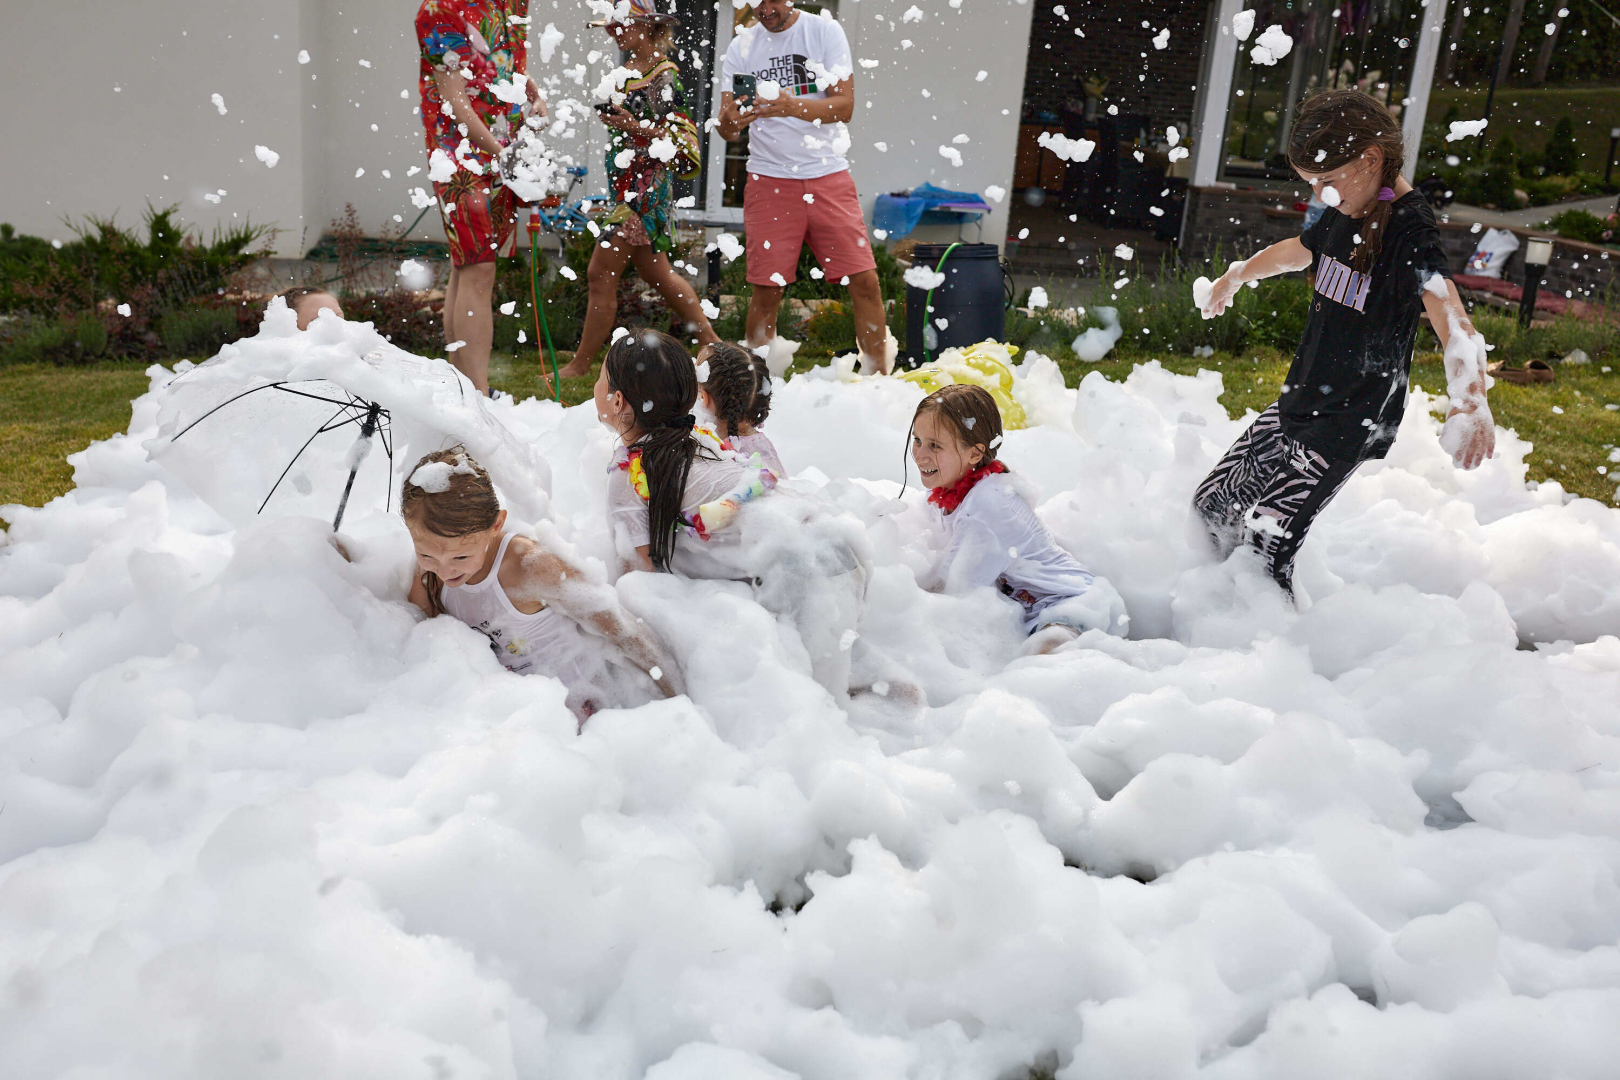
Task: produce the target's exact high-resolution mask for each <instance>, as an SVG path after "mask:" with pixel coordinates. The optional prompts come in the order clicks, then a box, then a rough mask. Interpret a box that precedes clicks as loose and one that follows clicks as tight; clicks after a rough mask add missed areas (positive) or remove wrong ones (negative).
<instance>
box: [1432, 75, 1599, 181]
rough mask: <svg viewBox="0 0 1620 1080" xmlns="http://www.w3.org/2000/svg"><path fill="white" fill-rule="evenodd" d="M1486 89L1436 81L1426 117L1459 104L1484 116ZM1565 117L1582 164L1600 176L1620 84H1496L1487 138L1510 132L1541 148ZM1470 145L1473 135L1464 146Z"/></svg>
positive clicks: (1464, 112) (1468, 114)
mask: <svg viewBox="0 0 1620 1080" xmlns="http://www.w3.org/2000/svg"><path fill="white" fill-rule="evenodd" d="M1485 91H1486V87H1484V86H1480V87H1477V88H1470V89H1466V90H1465V89H1463V88H1461V87H1455V86H1436V87H1435V88H1434V89H1433V91H1432V92H1431V93H1430V95H1429V111H1428V119H1430V120H1439V119H1440V118H1441V117H1442V116H1444V115H1446V110H1447V109H1449V108H1450V107H1451V106H1452V105H1453V104H1455V105H1456V106H1457V111H1458V112H1459V113H1460V114H1461V116H1462V118H1463V119H1464V120H1477V119H1479V118H1480V117H1482V116H1484V115H1485ZM1563 116H1568V117H1569V118H1570V119H1571V120H1573V121H1574V124H1575V145H1576V146H1577V147H1579V148H1580V152H1581V161H1580V167H1581V169H1582V170H1583V171H1585V172H1589V173H1596V174H1598V175H1599V176H1602V175H1603V163H1604V162H1605V161H1606V160H1607V159H1608V156H1609V130H1610V129H1611V128H1613V127H1614V126H1615V125H1616V124H1617V123H1620V86H1600V87H1558V86H1547V87H1540V88H1537V89H1533V90H1519V89H1513V88H1511V87H1509V88H1498V89H1497V91H1496V97H1495V99H1494V100H1492V102H1491V124H1490V127H1489V128H1488V129H1487V130H1486V143H1487V144H1489V143H1490V141H1491V137H1492V136H1500V135H1512V136H1513V142H1514V144H1515V145H1516V146H1518V147H1519V149H1520V150H1534V151H1536V152H1537V153H1540V152H1541V150H1542V149H1543V148H1544V147H1545V146H1546V145H1547V136H1549V135H1551V134H1552V129H1553V125H1554V124H1556V123H1558V120H1559V118H1560V117H1563ZM1537 121H1540V126H1537ZM1453 145H1456V144H1453ZM1472 145H1473V143H1472V140H1470V141H1468V142H1467V143H1466V144H1465V147H1467V148H1471V147H1472ZM1486 149H1487V150H1489V145H1487V147H1486Z"/></svg>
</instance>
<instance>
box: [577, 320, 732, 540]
mask: <svg viewBox="0 0 1620 1080" xmlns="http://www.w3.org/2000/svg"><path fill="white" fill-rule="evenodd" d="M602 367H603V370H604V371H606V372H607V379H608V386H609V387H610V388H612V389H613V390H615V391H617V392H618V393H620V394H623V395H624V397H625V400H626V401H628V402H630V404H631V405H632V406H633V407H634V409H635V412H636V426H637V427H639V428H640V429H641V432H642V433H641V435H640V437H639V438H637V439H636V441H635V442H634V443H632V444H631V446H630V449H631V450H635V451H638V452H639V453H640V454H641V468H642V471H643V473H645V475H646V477H647V533H648V555H649V556H650V557H651V559H652V564H653V568H654V569H655V570H659V571H668V570H669V560H670V557H671V556H673V555H674V554H675V537H676V533H677V530H678V529H679V527H680V524H681V504H682V503H683V502H684V501H685V495H686V479H687V477H688V476H689V475H691V472H692V459H693V458H695V457H697V456H698V455H699V454H703V455H704V456H706V457H712V456H714V455H713V454H712V452H710V451H708V450H707V449H706V448H705V447H703V446H702V444H700V443H699V442H698V441H697V440H696V439H694V438H693V437H692V428H693V427H694V426H696V424H697V419H696V418H695V417H694V416H693V415H692V407H693V406H694V405H695V404H696V403H697V371H696V369H695V368H694V367H693V365H692V357H691V354H689V353H688V352H687V351H686V348H685V346H683V345H682V344H681V343H680V342H679V341H677V340H676V339H675V338H672V337H670V336H669V335H668V334H664V333H660V332H658V331H657V330H635V331H633V332H631V333H629V334H626V335H624V336H623V337H621V338H619V340H618V341H615V342H614V343H613V344H612V345H611V346H609V348H608V352H607V358H606V359H605V360H603V361H602Z"/></svg>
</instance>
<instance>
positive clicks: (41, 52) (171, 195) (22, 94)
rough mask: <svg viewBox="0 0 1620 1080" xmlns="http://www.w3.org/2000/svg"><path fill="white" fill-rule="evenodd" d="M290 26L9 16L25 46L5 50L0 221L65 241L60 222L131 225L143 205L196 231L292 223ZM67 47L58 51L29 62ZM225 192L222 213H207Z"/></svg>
mask: <svg viewBox="0 0 1620 1080" xmlns="http://www.w3.org/2000/svg"><path fill="white" fill-rule="evenodd" d="M300 23H301V19H300V12H299V6H298V4H297V3H296V2H295V0H259V2H257V3H248V2H246V0H216V2H214V3H211V4H195V3H185V2H181V0H146V2H145V3H140V4H105V3H95V2H92V0H54V2H52V3H47V4H8V5H7V6H6V17H5V25H6V34H7V37H8V38H9V39H10V40H11V41H13V42H29V43H32V47H29V48H15V49H13V50H12V55H11V57H10V58H9V59H8V61H7V63H6V65H5V73H4V75H3V76H0V79H3V84H0V85H3V86H4V88H5V99H6V101H7V102H8V104H9V107H8V108H6V109H4V110H0V145H4V146H5V147H6V157H7V164H6V170H5V173H6V181H5V191H6V198H5V201H4V205H3V206H0V220H4V221H8V222H10V223H11V224H13V225H15V226H16V227H17V229H18V230H19V231H21V232H24V233H30V234H33V235H37V236H44V237H47V238H51V239H62V240H65V239H69V238H71V235H72V234H71V231H70V229H69V227H68V225H67V223H66V222H65V221H64V218H70V219H72V221H74V222H78V221H79V220H80V219H81V218H83V217H84V216H85V215H91V214H93V215H97V216H101V217H111V216H113V215H116V216H117V220H118V221H119V222H120V223H121V224H124V225H132V224H136V223H138V222H139V219H140V216H141V214H142V213H143V212H144V210H145V208H146V204H147V203H149V202H150V203H151V204H152V205H153V206H156V207H160V208H161V207H164V206H167V205H169V204H171V203H179V204H180V206H181V210H182V217H183V219H184V220H185V221H187V222H191V223H194V224H197V225H200V226H201V227H202V228H203V230H204V231H205V232H206V231H209V230H210V229H211V228H212V226H214V225H216V224H230V223H233V222H240V221H242V220H243V219H244V218H251V219H252V220H253V221H255V222H278V223H282V224H286V223H288V222H293V221H297V220H299V219H300V217H301V215H302V213H303V209H304V198H305V191H304V189H303V186H302V184H301V182H300V178H301V176H302V174H303V171H304V170H305V168H306V167H307V165H308V161H307V158H306V154H305V147H304V145H303V141H302V139H301V136H300V130H299V108H298V105H299V97H300V95H299V89H298V85H297V69H298V64H297V63H296V61H295V59H294V58H295V57H296V55H297V52H298V49H299V47H300V46H299V45H298V41H299V34H300ZM277 34H279V35H280V38H279V40H278V39H276V37H275V35H277ZM64 35H66V37H65V41H67V42H70V43H71V44H70V47H66V48H65V49H64V51H57V50H55V49H51V48H43V47H39V46H40V45H41V44H42V43H44V42H49V41H64ZM213 93H218V94H221V95H223V97H224V100H225V106H226V108H227V109H228V110H229V111H228V112H227V113H226V114H225V115H224V116H221V115H219V113H218V111H217V110H216V109H215V108H214V106H213V104H211V103H210V101H209V95H210V94H213ZM255 143H261V144H263V145H266V146H269V147H271V148H272V149H274V150H277V151H279V152H280V153H281V160H280V162H279V163H278V164H277V166H276V168H275V169H274V170H269V169H266V168H265V167H264V165H262V164H261V163H260V162H259V161H258V160H257V159H256V158H255V157H254V156H253V147H254V144H255ZM165 177H167V178H165ZM220 188H224V189H225V191H226V195H225V196H224V197H223V198H222V199H221V201H220V203H219V204H218V205H217V206H216V205H214V204H212V203H209V202H207V201H206V200H204V198H203V195H204V193H205V192H215V191H217V190H218V189H220ZM284 239H285V238H284ZM283 250H285V245H284V246H283Z"/></svg>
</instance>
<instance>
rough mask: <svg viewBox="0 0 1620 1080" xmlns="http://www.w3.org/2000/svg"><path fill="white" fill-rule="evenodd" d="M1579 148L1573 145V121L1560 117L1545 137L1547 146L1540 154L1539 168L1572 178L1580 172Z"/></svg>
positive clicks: (1566, 117)
mask: <svg viewBox="0 0 1620 1080" xmlns="http://www.w3.org/2000/svg"><path fill="white" fill-rule="evenodd" d="M1580 162H1581V148H1580V147H1579V146H1577V145H1575V121H1574V120H1572V119H1571V118H1570V117H1568V116H1563V117H1560V118H1559V120H1558V123H1557V124H1555V125H1554V126H1553V129H1552V134H1551V135H1548V136H1547V146H1546V148H1545V149H1544V150H1542V152H1541V166H1542V168H1544V169H1546V170H1547V171H1548V172H1549V173H1553V174H1555V175H1558V176H1573V175H1575V173H1577V172H1579V171H1580Z"/></svg>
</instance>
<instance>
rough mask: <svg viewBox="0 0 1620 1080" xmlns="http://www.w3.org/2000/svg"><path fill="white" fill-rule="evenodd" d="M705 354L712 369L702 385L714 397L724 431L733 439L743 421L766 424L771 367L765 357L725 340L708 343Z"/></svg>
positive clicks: (716, 413) (716, 412) (769, 400)
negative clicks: (767, 365)
mask: <svg viewBox="0 0 1620 1080" xmlns="http://www.w3.org/2000/svg"><path fill="white" fill-rule="evenodd" d="M704 356H706V357H707V360H706V361H705V363H706V364H707V365H708V368H709V373H708V378H706V379H705V380H704V381H703V383H702V386H703V389H704V390H705V391H707V392H708V395H709V397H710V398H712V399H713V401H714V412H715V417H716V418H717V419H718V420H719V421H720V425H721V427H722V429H723V430H722V431H721V434H722V435H724V436H726V438H728V439H729V438H731V437H732V436H734V435H736V434H737V425H739V424H752V425H753V426H755V427H758V426H759V425H760V424H763V423H764V422H765V418H766V417H767V416H769V415H770V413H771V369H770V368H768V367H766V366H765V359H764V358H763V357H761V356H756V355H755V354H754V353H752V352H749V351H748V350H747V349H744V348H742V347H741V346H739V345H732V344H731V343H729V342H725V341H716V342H715V343H714V344H712V345H709V346H706V347H705V349H704Z"/></svg>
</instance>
